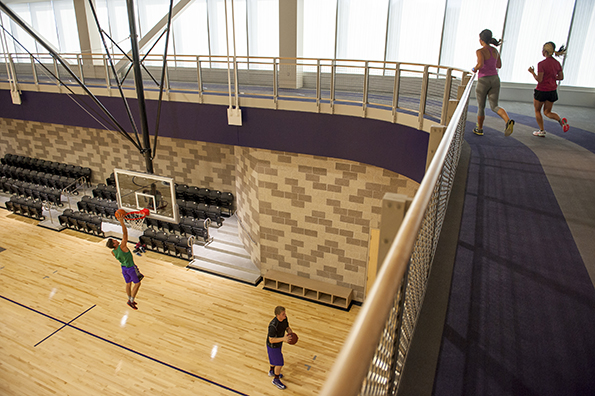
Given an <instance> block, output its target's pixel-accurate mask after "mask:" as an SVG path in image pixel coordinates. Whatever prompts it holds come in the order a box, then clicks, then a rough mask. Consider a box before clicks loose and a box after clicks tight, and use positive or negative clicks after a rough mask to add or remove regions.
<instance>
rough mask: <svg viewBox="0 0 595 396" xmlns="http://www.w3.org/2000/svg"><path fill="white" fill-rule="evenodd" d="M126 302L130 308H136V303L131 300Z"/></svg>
mask: <svg viewBox="0 0 595 396" xmlns="http://www.w3.org/2000/svg"><path fill="white" fill-rule="evenodd" d="M126 304H128V306H129V307H130V308H132V309H138V308H137V307H136V303H133V302H132V301H130V300H128V301H127V302H126Z"/></svg>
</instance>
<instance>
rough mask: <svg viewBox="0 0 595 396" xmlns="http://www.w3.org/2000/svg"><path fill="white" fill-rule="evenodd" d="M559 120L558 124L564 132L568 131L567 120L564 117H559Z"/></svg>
mask: <svg viewBox="0 0 595 396" xmlns="http://www.w3.org/2000/svg"><path fill="white" fill-rule="evenodd" d="M559 122H560V126H561V127H562V130H563V131H564V132H568V130H569V129H570V125H568V120H567V119H566V118H561V119H560V121H559Z"/></svg>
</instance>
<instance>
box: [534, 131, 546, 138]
mask: <svg viewBox="0 0 595 396" xmlns="http://www.w3.org/2000/svg"><path fill="white" fill-rule="evenodd" d="M533 136H538V137H545V131H535V132H533Z"/></svg>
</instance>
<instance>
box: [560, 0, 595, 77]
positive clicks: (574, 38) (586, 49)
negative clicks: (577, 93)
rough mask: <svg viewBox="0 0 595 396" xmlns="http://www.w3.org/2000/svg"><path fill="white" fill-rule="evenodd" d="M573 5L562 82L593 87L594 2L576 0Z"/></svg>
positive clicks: (594, 75) (594, 57)
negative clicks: (570, 31)
mask: <svg viewBox="0 0 595 396" xmlns="http://www.w3.org/2000/svg"><path fill="white" fill-rule="evenodd" d="M575 7H576V9H575V11H574V20H573V23H572V33H571V34H570V39H569V40H568V53H567V55H566V59H565V62H564V80H563V81H562V84H564V85H575V86H583V87H595V74H594V73H593V64H595V52H594V51H593V48H592V41H593V37H595V2H593V1H592V0H577V2H576V6H575ZM554 42H555V41H554ZM555 43H556V42H555ZM556 45H558V43H556Z"/></svg>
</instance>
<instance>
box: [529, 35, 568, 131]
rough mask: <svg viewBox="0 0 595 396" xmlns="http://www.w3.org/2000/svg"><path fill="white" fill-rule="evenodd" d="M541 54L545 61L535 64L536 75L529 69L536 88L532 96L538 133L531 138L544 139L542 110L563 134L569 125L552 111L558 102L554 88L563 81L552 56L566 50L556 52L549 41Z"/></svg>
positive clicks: (562, 75) (558, 65)
mask: <svg viewBox="0 0 595 396" xmlns="http://www.w3.org/2000/svg"><path fill="white" fill-rule="evenodd" d="M541 53H542V54H543V56H545V59H544V60H542V61H541V62H539V63H538V64H537V74H535V68H534V67H533V66H531V67H530V68H529V73H531V74H532V75H533V78H535V80H536V81H537V87H536V88H535V93H534V94H533V105H534V106H535V119H536V120H537V125H539V131H535V132H533V136H538V137H545V130H544V129H543V116H542V115H541V109H542V108H543V114H545V116H546V117H548V118H551V119H552V120H556V121H558V123H560V126H562V130H563V131H564V132H568V129H570V125H568V120H566V118H561V117H560V116H559V115H558V114H556V113H554V112H553V111H552V107H553V106H554V102H555V101H556V100H558V92H557V91H556V88H558V81H560V80H563V79H564V72H563V71H562V66H561V65H560V62H558V61H557V60H556V59H554V58H553V57H552V56H553V55H554V54H555V55H556V56H561V55H564V54H565V53H566V49H564V46H562V47H560V49H559V50H558V51H556V44H554V43H552V42H551V41H549V42H547V43H545V44H544V45H543V49H542V50H541Z"/></svg>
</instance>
